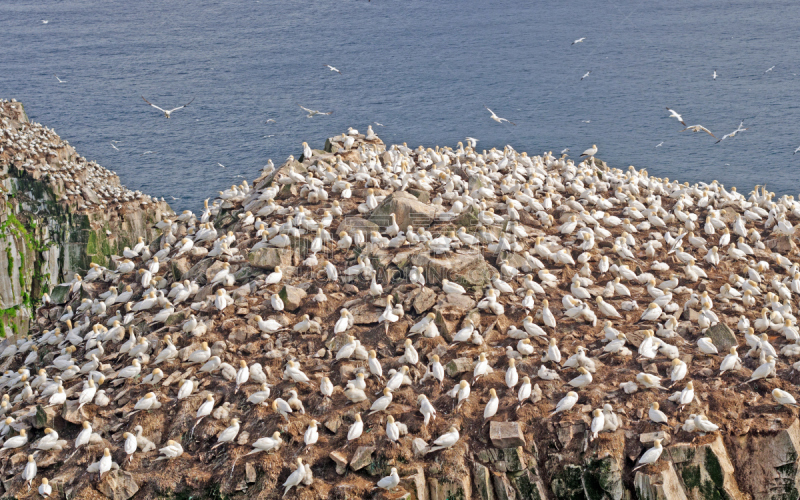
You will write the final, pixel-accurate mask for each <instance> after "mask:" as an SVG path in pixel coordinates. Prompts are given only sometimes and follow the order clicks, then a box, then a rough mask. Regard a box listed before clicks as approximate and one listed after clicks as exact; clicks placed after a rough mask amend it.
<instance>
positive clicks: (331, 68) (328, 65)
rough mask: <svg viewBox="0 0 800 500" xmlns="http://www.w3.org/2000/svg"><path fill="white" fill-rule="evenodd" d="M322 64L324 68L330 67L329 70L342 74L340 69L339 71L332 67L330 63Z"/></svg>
mask: <svg viewBox="0 0 800 500" xmlns="http://www.w3.org/2000/svg"><path fill="white" fill-rule="evenodd" d="M324 66H325V67H326V68H330V70H331V71H335V72H337V73H339V74H340V75H341V74H342V72H341V71H339V70H338V69H336V68H334V67H333V66H331V65H330V64H325V65H324Z"/></svg>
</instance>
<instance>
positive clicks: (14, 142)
mask: <svg viewBox="0 0 800 500" xmlns="http://www.w3.org/2000/svg"><path fill="white" fill-rule="evenodd" d="M25 120H27V119H26V118H25V112H24V110H23V108H22V104H20V103H19V102H17V101H16V100H14V99H12V100H10V101H9V100H5V99H3V100H0V162H2V163H3V164H11V163H13V164H14V166H15V167H16V168H17V169H19V170H23V171H25V172H26V173H27V174H28V175H29V176H30V177H32V178H33V179H35V180H37V181H39V182H43V183H45V184H47V185H48V187H49V188H50V190H51V191H52V194H53V196H54V198H55V199H54V200H53V201H55V202H58V203H69V204H70V205H71V206H72V208H73V210H75V211H77V212H88V211H92V210H119V209H122V208H125V209H131V208H136V207H137V206H147V205H149V204H151V203H156V202H158V200H157V199H156V198H154V197H151V196H149V195H146V194H143V193H142V192H140V191H132V190H130V189H127V188H126V187H125V186H122V185H121V184H120V182H119V177H118V176H117V174H116V173H115V172H111V171H109V170H106V169H105V168H103V167H102V166H100V165H98V164H97V163H96V162H94V161H88V160H86V158H84V157H82V156H80V155H78V154H77V153H76V152H75V149H74V148H73V147H72V146H71V145H70V144H69V141H65V140H62V139H61V138H60V137H59V136H58V134H56V133H55V131H54V130H53V129H51V128H48V127H45V126H42V125H41V124H39V123H35V122H27V121H25ZM6 191H8V186H6V187H4V186H3V185H2V184H0V193H3V194H4V195H7V193H6ZM161 201H163V200H161Z"/></svg>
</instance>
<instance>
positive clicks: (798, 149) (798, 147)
mask: <svg viewBox="0 0 800 500" xmlns="http://www.w3.org/2000/svg"><path fill="white" fill-rule="evenodd" d="M798 151H800V146H797V149H795V150H794V153H792V155H793V156H794V155H796V154H797V152H798Z"/></svg>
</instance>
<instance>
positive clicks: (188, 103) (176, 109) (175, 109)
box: [142, 97, 194, 113]
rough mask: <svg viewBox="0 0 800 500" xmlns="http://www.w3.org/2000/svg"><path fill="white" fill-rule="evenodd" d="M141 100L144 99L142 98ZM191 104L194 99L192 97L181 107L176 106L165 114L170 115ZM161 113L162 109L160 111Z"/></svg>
mask: <svg viewBox="0 0 800 500" xmlns="http://www.w3.org/2000/svg"><path fill="white" fill-rule="evenodd" d="M142 99H144V97H143V98H142ZM193 102H194V97H192V100H191V101H189V102H187V103H186V104H184V105H183V106H178V107H177V108H173V109H170V110H169V111H167V113H172V112H173V111H178V110H179V109H183V108H185V107H186V106H188V105H190V104H191V103H193ZM151 106H152V104H151ZM158 109H161V108H158ZM162 111H163V109H162Z"/></svg>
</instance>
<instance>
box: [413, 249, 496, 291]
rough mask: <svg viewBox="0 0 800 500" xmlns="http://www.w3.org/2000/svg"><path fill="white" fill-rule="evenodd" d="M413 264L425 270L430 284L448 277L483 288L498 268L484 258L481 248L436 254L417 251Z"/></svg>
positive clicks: (437, 283) (466, 285) (468, 285)
mask: <svg viewBox="0 0 800 500" xmlns="http://www.w3.org/2000/svg"><path fill="white" fill-rule="evenodd" d="M410 262H411V264H413V265H415V266H420V267H422V269H424V270H425V278H426V280H427V282H428V284H429V285H440V284H441V283H442V279H448V280H450V281H454V282H456V283H459V284H461V285H462V286H464V287H467V288H472V289H476V288H482V287H483V286H484V285H486V284H488V283H490V282H491V278H492V275H493V274H494V273H496V272H497V270H496V269H495V268H494V267H492V266H491V265H490V264H489V263H488V262H486V261H485V260H484V259H483V254H482V253H481V252H480V251H479V250H472V249H466V250H459V251H458V252H455V253H452V254H447V255H443V256H442V255H440V256H435V255H433V254H430V253H417V254H414V255H412V256H411V259H410Z"/></svg>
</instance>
